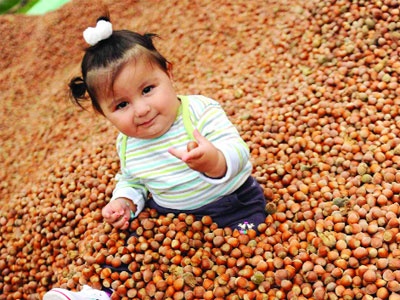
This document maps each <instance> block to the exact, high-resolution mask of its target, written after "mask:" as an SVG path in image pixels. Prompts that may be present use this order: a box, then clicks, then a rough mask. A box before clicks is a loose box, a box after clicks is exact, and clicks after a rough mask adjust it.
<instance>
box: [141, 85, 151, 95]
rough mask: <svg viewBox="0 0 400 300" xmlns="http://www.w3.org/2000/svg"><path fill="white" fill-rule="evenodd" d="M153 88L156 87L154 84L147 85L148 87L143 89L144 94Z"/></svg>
mask: <svg viewBox="0 0 400 300" xmlns="http://www.w3.org/2000/svg"><path fill="white" fill-rule="evenodd" d="M153 88H154V86H152V85H149V86H146V87H145V88H144V89H143V91H142V94H143V95H145V94H148V93H150V92H151V90H152V89H153Z"/></svg>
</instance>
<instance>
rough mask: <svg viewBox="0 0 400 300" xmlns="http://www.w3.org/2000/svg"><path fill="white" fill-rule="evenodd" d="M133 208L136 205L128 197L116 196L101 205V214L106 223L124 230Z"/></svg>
mask: <svg viewBox="0 0 400 300" xmlns="http://www.w3.org/2000/svg"><path fill="white" fill-rule="evenodd" d="M135 210H136V205H135V204H133V202H132V201H131V200H130V199H127V198H117V199H115V200H113V201H111V202H110V203H108V204H107V205H106V206H105V207H103V210H102V215H103V218H104V221H106V222H107V223H110V224H111V225H113V226H114V227H115V228H120V229H122V230H125V229H128V227H129V222H130V219H131V211H133V212H134V211H135Z"/></svg>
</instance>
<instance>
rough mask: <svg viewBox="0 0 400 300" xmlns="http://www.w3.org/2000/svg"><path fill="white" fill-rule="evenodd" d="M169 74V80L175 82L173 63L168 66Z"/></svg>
mask: <svg viewBox="0 0 400 300" xmlns="http://www.w3.org/2000/svg"><path fill="white" fill-rule="evenodd" d="M167 74H168V76H169V78H170V79H171V80H172V81H173V80H174V75H173V73H172V64H171V63H168V65H167Z"/></svg>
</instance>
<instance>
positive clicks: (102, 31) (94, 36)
mask: <svg viewBox="0 0 400 300" xmlns="http://www.w3.org/2000/svg"><path fill="white" fill-rule="evenodd" d="M112 32H113V30H112V24H111V23H110V22H108V21H105V20H100V21H98V22H97V24H96V27H88V28H86V29H85V31H84V32H83V38H84V39H85V41H86V43H88V44H89V45H91V46H94V45H96V44H97V43H98V42H100V41H102V40H105V39H107V38H109V37H110V36H111V34H112Z"/></svg>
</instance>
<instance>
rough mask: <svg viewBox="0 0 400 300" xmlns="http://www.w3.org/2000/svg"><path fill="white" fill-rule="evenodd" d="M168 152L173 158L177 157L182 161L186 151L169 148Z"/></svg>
mask: <svg viewBox="0 0 400 300" xmlns="http://www.w3.org/2000/svg"><path fill="white" fill-rule="evenodd" d="M168 152H169V153H170V154H172V155H173V156H175V157H176V158H178V159H182V156H183V155H184V153H185V151H182V150H179V149H176V148H173V147H171V148H169V149H168Z"/></svg>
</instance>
